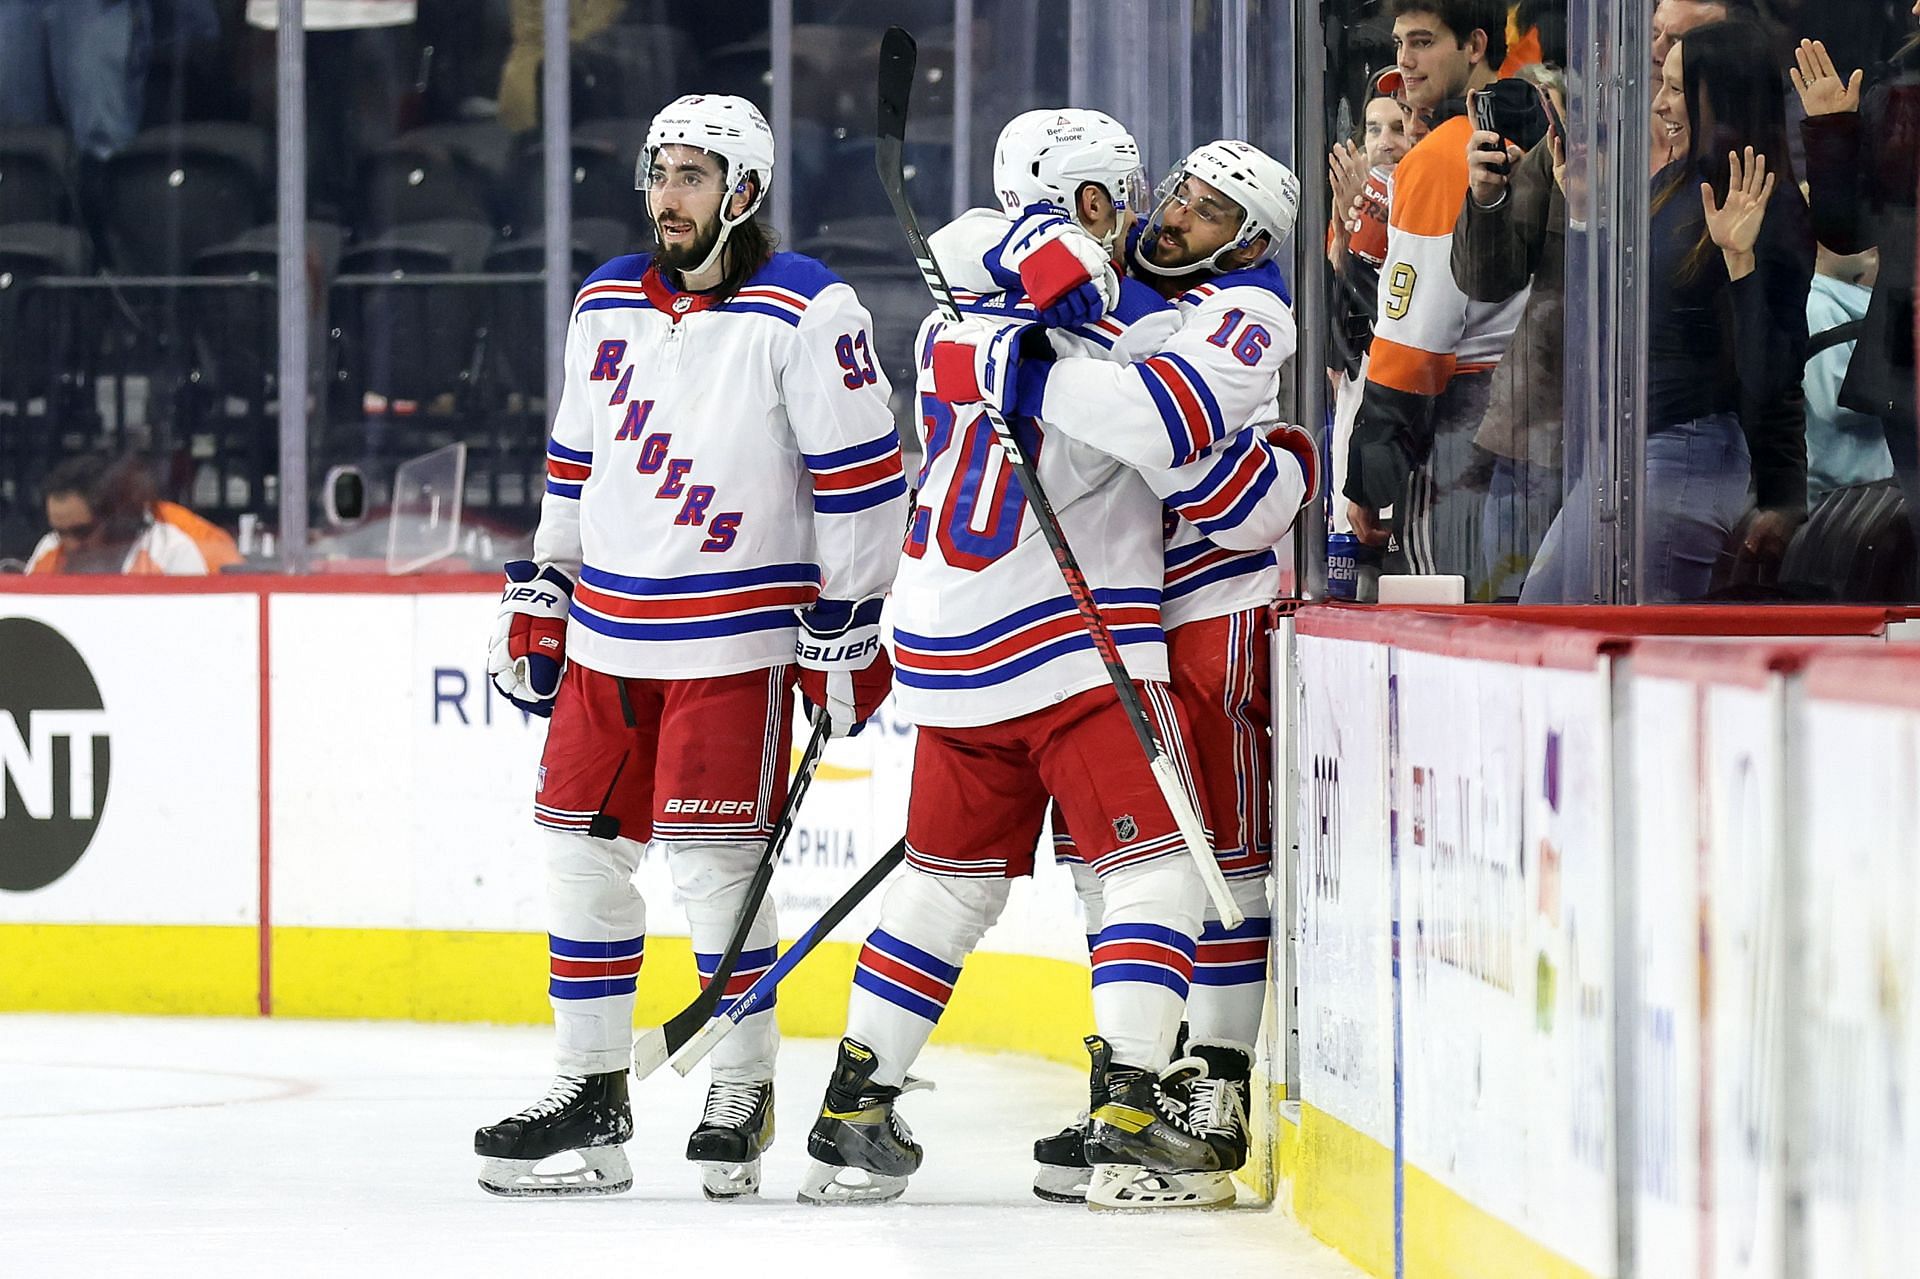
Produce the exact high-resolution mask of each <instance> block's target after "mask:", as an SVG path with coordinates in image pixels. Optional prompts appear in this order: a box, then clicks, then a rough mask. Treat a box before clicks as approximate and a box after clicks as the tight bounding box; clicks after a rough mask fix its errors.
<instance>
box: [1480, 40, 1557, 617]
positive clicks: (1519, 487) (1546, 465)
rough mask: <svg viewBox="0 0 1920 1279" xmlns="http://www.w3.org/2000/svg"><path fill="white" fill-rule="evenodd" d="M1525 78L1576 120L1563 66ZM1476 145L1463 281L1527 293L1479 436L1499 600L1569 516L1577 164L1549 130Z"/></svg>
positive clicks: (1488, 289)
mask: <svg viewBox="0 0 1920 1279" xmlns="http://www.w3.org/2000/svg"><path fill="white" fill-rule="evenodd" d="M1560 53H1561V56H1563V57H1564V56H1565V52H1564V48H1563V49H1562V50H1560ZM1516 78H1519V79H1525V80H1528V81H1530V82H1531V83H1532V84H1534V86H1535V87H1536V88H1537V89H1539V90H1540V91H1541V92H1542V93H1544V94H1546V95H1547V98H1548V100H1549V101H1550V102H1552V104H1553V108H1554V110H1555V111H1556V112H1557V113H1558V114H1559V117H1560V118H1561V119H1562V120H1564V119H1565V118H1566V95H1565V78H1564V77H1563V76H1562V75H1561V73H1560V72H1559V70H1557V69H1556V68H1553V67H1547V66H1535V67H1529V68H1526V69H1525V70H1524V71H1523V73H1522V75H1521V76H1519V77H1516ZM1467 147H1468V150H1467V177H1468V187H1469V194H1468V196H1467V200H1466V203H1465V205H1464V206H1462V208H1461V210H1460V219H1459V221H1458V222H1457V223H1455V225H1454V231H1453V259H1452V267H1453V278H1454V280H1455V281H1456V282H1457V283H1458V284H1459V285H1460V288H1461V289H1462V290H1463V291H1464V292H1465V293H1466V295H1467V296H1468V297H1470V298H1473V299H1474V300H1475V301H1479V302H1490V303H1497V302H1504V301H1506V300H1507V299H1508V298H1511V297H1513V296H1515V295H1516V294H1518V293H1520V292H1521V291H1522V290H1527V297H1526V310H1525V312H1524V313H1523V317H1522V319H1521V323H1520V327H1519V328H1518V329H1516V330H1515V331H1514V335H1513V340H1512V341H1511V342H1510V343H1509V344H1508V346H1507V353H1506V355H1505V356H1503V357H1502V358H1501V360H1500V364H1499V366H1498V367H1497V368H1495V369H1494V371H1493V393H1492V395H1491V396H1490V397H1489V399H1488V402H1487V416H1486V419H1485V420H1484V421H1482V422H1481V424H1480V429H1479V430H1478V431H1476V432H1475V433H1474V437H1473V439H1474V443H1475V444H1477V445H1478V446H1479V447H1481V448H1482V449H1485V450H1486V451H1487V453H1488V454H1489V455H1490V456H1491V457H1492V459H1493V470H1492V473H1491V475H1490V476H1489V477H1488V480H1487V501H1486V505H1485V507H1484V508H1483V510H1482V518H1481V554H1482V557H1483V559H1484V560H1485V562H1486V566H1487V567H1486V574H1487V580H1488V582H1489V583H1490V584H1491V585H1490V590H1489V595H1490V597H1491V598H1493V599H1496V600H1511V599H1517V598H1519V595H1520V591H1521V587H1522V584H1523V582H1524V581H1525V579H1526V574H1527V569H1528V567H1529V566H1530V565H1531V564H1532V563H1533V557H1534V555H1535V554H1536V553H1538V551H1539V549H1540V544H1541V542H1542V541H1543V540H1544V539H1545V538H1546V535H1547V529H1548V528H1549V527H1550V526H1551V525H1552V522H1553V518H1554V516H1555V515H1556V514H1557V513H1558V512H1559V510H1560V501H1561V492H1562V487H1561V486H1562V479H1563V476H1562V470H1563V467H1564V463H1565V455H1564V444H1565V440H1564V430H1563V425H1564V417H1563V414H1562V411H1561V400H1562V398H1563V395H1564V391H1565V383H1566V373H1565V366H1564V355H1563V343H1564V341H1565V335H1566V244H1567V200H1566V195H1565V193H1564V191H1563V186H1564V183H1565V175H1566V167H1567V157H1566V148H1565V141H1564V139H1562V138H1560V137H1558V136H1556V135H1555V134H1553V133H1551V132H1549V133H1548V134H1547V136H1545V137H1543V138H1542V139H1541V140H1540V141H1539V142H1538V143H1536V144H1535V145H1534V147H1533V149H1532V150H1531V151H1528V152H1526V153H1525V154H1522V152H1521V150H1520V148H1519V147H1517V146H1514V145H1513V144H1511V143H1503V140H1502V139H1501V138H1500V137H1499V136H1498V135H1496V134H1493V133H1488V132H1484V131H1481V130H1475V131H1474V133H1473V136H1472V137H1471V138H1470V139H1469V140H1468V144H1467ZM1503 165H1504V166H1505V168H1504V170H1503V168H1502V166H1503ZM1529 286H1531V287H1529ZM1583 497H1584V495H1583Z"/></svg>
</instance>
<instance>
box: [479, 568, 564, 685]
mask: <svg viewBox="0 0 1920 1279" xmlns="http://www.w3.org/2000/svg"><path fill="white" fill-rule="evenodd" d="M506 567H507V585H506V588H505V589H504V590H502V591H501V592H500V613H499V616H498V617H497V618H496V619H495V625H494V629H493V647H492V648H491V649H490V650H489V651H488V653H487V674H488V675H489V676H490V677H491V678H492V679H493V686H494V687H495V688H497V689H499V690H500V695H501V696H502V697H504V698H506V699H507V700H508V701H510V702H512V703H513V704H514V705H515V706H518V707H519V708H520V709H521V710H523V711H527V712H529V713H531V714H534V715H539V716H541V717H543V718H544V717H546V716H548V715H551V714H553V698H554V695H555V694H556V693H558V692H559V691H560V669H561V667H563V666H564V665H566V661H567V606H568V605H569V604H571V603H572V602H573V579H572V578H570V577H568V576H567V575H566V574H565V573H564V572H562V571H561V570H560V569H558V568H556V567H554V566H553V565H551V564H547V565H544V566H543V565H539V564H535V563H534V562H533V561H532V560H512V561H509V562H508V564H507V566H506Z"/></svg>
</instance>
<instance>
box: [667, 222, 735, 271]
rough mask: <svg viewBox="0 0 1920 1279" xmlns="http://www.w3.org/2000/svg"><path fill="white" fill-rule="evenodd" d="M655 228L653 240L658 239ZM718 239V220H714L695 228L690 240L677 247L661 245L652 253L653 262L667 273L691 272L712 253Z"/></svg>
mask: <svg viewBox="0 0 1920 1279" xmlns="http://www.w3.org/2000/svg"><path fill="white" fill-rule="evenodd" d="M658 234H659V232H658V228H657V227H656V228H655V238H656V239H657V238H658ZM719 238H720V219H719V218H717V217H716V218H714V219H713V220H712V221H710V222H708V223H706V224H705V225H704V226H697V227H696V230H695V233H694V237H693V239H692V240H690V241H687V242H685V243H683V244H678V245H671V246H670V245H666V244H662V245H660V246H659V248H658V249H656V250H655V251H654V255H653V258H654V261H655V262H658V263H659V264H660V265H661V266H663V267H665V268H666V269H667V270H669V271H691V270H693V269H694V268H695V267H697V266H699V265H700V264H701V263H702V262H705V261H706V260H707V255H708V254H709V253H711V252H713V245H714V241H716V240H718V239H719Z"/></svg>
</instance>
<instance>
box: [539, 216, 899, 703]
mask: <svg viewBox="0 0 1920 1279" xmlns="http://www.w3.org/2000/svg"><path fill="white" fill-rule="evenodd" d="M870 330H871V321H870V320H869V318H868V316H867V312H866V310H865V308H863V307H862V306H861V305H860V301H859V299H858V298H856V297H855V296H854V292H853V290H852V288H850V287H849V286H848V285H847V284H846V283H845V282H843V281H842V280H840V279H839V278H838V277H836V276H835V275H834V274H833V273H832V272H830V271H829V270H827V268H826V267H824V266H822V265H821V264H820V263H818V262H816V261H814V260H813V259H811V258H807V257H803V256H801V255H799V254H796V253H779V254H775V255H774V256H773V258H772V259H771V260H770V261H769V262H768V263H767V265H766V266H764V267H763V268H761V270H760V271H759V272H757V273H756V274H755V275H754V276H753V277H752V279H750V280H749V281H748V282H747V284H746V285H745V286H743V287H742V288H741V289H740V291H739V292H738V293H736V294H734V295H733V296H732V297H730V298H728V299H726V300H725V301H723V302H720V303H718V304H717V305H716V304H714V302H713V299H712V298H711V297H710V296H707V295H703V294H698V293H676V292H675V291H674V289H673V288H672V286H671V285H669V284H668V283H667V281H666V280H665V279H664V278H663V277H662V275H661V274H660V272H659V271H657V270H654V269H652V268H651V267H650V266H649V259H648V257H647V255H645V254H634V255H629V256H626V257H621V258H615V259H614V260H613V261H611V262H609V263H607V265H605V266H603V267H601V268H600V269H599V270H598V271H596V272H594V273H593V275H592V276H590V277H588V279H587V282H586V284H585V285H584V286H583V287H582V289H581V290H580V294H579V297H578V298H577V299H576V300H575V302H574V310H573V322H572V325H571V327H570V328H569V331H568V334H567V353H566V374H567V375H566V384H565V389H564V391H563V392H562V395H561V400H560V408H559V412H558V414H557V415H556V417H555V420H554V427H553V437H552V439H551V441H550V442H549V444H548V449H547V493H546V497H545V499H544V500H543V502H542V505H541V511H540V528H539V531H538V532H537V533H536V534H535V537H534V558H535V559H537V560H540V561H543V562H551V563H555V564H558V565H560V566H561V567H562V568H564V569H565V570H566V571H567V572H569V573H571V574H573V575H574V577H575V579H576V582H577V585H576V586H575V588H574V595H573V606H572V610H571V613H570V617H569V620H568V624H567V656H568V658H569V659H570V660H572V661H577V662H580V663H581V664H582V665H585V666H587V667H589V668H591V669H593V670H597V671H602V672H604V673H607V674H610V675H623V676H639V677H647V678H656V679H691V678H696V677H699V676H709V675H728V674H734V673H737V672H740V671H748V670H756V669H761V668H764V667H770V666H776V665H779V664H781V663H785V662H790V661H792V660H793V650H794V641H795V636H796V623H795V619H794V610H795V609H796V608H800V607H804V606H806V605H808V604H810V603H812V602H813V601H814V599H815V598H817V597H818V598H827V599H836V600H858V599H861V598H864V597H866V596H869V595H874V594H877V593H879V592H881V591H883V590H885V589H886V585H887V581H888V579H889V578H890V577H891V576H892V574H893V569H894V564H895V561H896V559H897V557H898V554H899V545H900V530H901V528H902V527H903V526H904V524H905V521H906V501H905V498H906V484H905V480H904V478H903V477H902V475H901V469H900V449H899V440H898V437H897V435H896V433H895V431H894V426H893V418H892V415H891V414H890V413H889V411H888V409H887V395H888V391H889V388H888V386H887V379H886V375H885V374H884V373H882V372H881V371H880V369H879V366H878V365H877V363H876V362H875V359H874V353H873V340H872V334H871V331H870Z"/></svg>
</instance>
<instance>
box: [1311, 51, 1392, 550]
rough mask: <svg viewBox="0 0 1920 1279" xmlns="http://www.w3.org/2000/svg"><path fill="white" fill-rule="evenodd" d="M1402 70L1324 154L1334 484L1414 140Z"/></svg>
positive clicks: (1343, 514)
mask: <svg viewBox="0 0 1920 1279" xmlns="http://www.w3.org/2000/svg"><path fill="white" fill-rule="evenodd" d="M1402 87H1403V86H1402V82H1401V75H1400V69H1399V68H1398V67H1388V68H1386V69H1385V70H1383V71H1381V72H1380V73H1379V74H1378V75H1376V76H1375V77H1374V78H1373V86H1372V91H1373V93H1374V97H1373V98H1371V99H1370V100H1369V101H1368V102H1367V105H1366V109H1365V110H1364V112H1363V113H1362V122H1361V127H1362V133H1361V136H1360V138H1359V139H1358V142H1359V144H1362V145H1364V146H1365V148H1366V149H1365V152H1364V155H1365V167H1363V166H1362V152H1361V150H1360V147H1359V145H1356V143H1354V142H1343V143H1341V144H1340V145H1339V146H1336V147H1335V148H1334V149H1333V152H1332V154H1330V155H1329V156H1328V157H1327V174H1328V180H1329V182H1330V183H1331V184H1332V187H1333V203H1332V208H1333V210H1334V216H1333V219H1332V222H1331V224H1330V225H1329V226H1328V228H1327V259H1328V261H1329V262H1330V263H1331V264H1332V266H1333V271H1334V282H1335V286H1336V287H1335V289H1334V292H1333V308H1332V310H1333V316H1332V319H1333V322H1332V324H1330V325H1329V326H1328V352H1327V355H1328V364H1327V373H1328V376H1329V378H1330V379H1331V380H1332V383H1333V446H1332V451H1331V456H1332V459H1333V468H1334V471H1333V486H1334V491H1335V492H1338V491H1339V490H1340V486H1341V485H1342V484H1343V483H1344V482H1345V478H1346V467H1347V447H1348V443H1349V441H1350V439H1351V437H1352V435H1353V420H1354V417H1355V415H1356V414H1358V413H1359V411H1360V397H1361V391H1362V389H1363V388H1364V387H1365V385H1366V376H1367V373H1366V359H1367V348H1368V346H1369V345H1371V344H1372V341H1373V317H1374V314H1375V312H1376V311H1377V310H1378V308H1379V294H1380V263H1381V262H1382V261H1383V260H1384V259H1385V257H1386V251H1387V212H1388V210H1387V202H1388V197H1389V195H1390V193H1391V190H1392V187H1391V183H1392V180H1393V171H1394V169H1395V168H1396V167H1397V166H1398V165H1399V163H1400V161H1401V160H1402V159H1403V158H1404V157H1405V156H1406V154H1407V151H1408V149H1409V148H1410V147H1411V146H1412V143H1411V142H1409V141H1408V139H1407V127H1406V126H1407V112H1406V109H1405V108H1404V107H1403V106H1402V105H1401V103H1400V102H1399V100H1398V95H1399V94H1400V92H1401V90H1402ZM1331 514H1332V518H1333V531H1334V532H1336V533H1351V532H1352V531H1353V525H1352V522H1351V521H1350V520H1349V519H1348V517H1347V509H1346V504H1345V503H1343V502H1335V503H1333V505H1332V511H1331Z"/></svg>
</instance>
